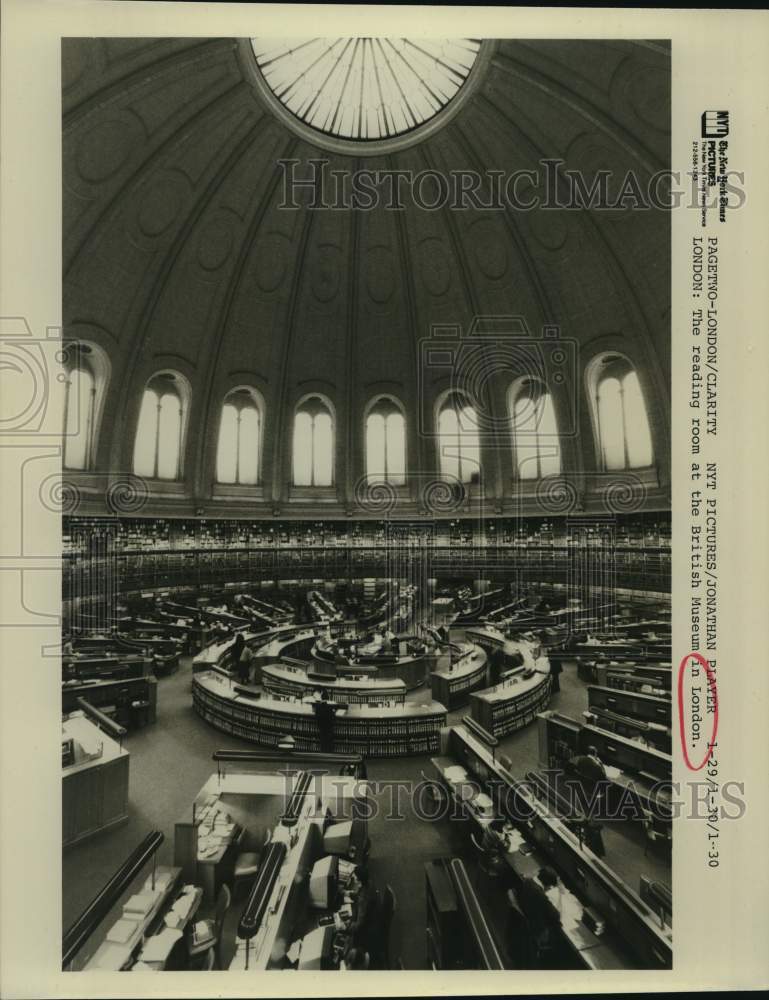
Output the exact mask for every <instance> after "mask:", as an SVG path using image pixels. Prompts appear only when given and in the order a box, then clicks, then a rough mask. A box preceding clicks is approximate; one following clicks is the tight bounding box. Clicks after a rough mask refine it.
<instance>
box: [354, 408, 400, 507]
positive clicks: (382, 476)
mask: <svg viewBox="0 0 769 1000" xmlns="http://www.w3.org/2000/svg"><path fill="white" fill-rule="evenodd" d="M380 408H381V409H382V410H386V416H385V417H384V423H385V426H384V463H383V464H384V471H383V472H370V471H369V454H368V451H369V449H368V422H369V420H370V419H371V417H372V416H374V415H375V414H376V413H377V411H378V410H379V409H380ZM395 415H399V416H400V418H401V420H402V421H403V474H402V476H401V477H400V478H399V479H398V480H393V479H391V478H390V472H389V469H388V467H387V465H388V463H387V420H388V419H389V417H391V416H395ZM408 455H409V449H408V423H407V421H406V411H405V410H404V408H403V405H402V404H401V402H400V400H399V399H396V397H395V396H391V395H388V394H387V393H380V394H379V395H377V396H374V397H373V398H372V399H371V400H369V402H368V404H367V406H366V408H365V410H364V412H363V468H364V473H365V477H366V482H368V483H376V482H386V483H389V484H390V485H391V486H394V487H395V488H396V489H397V488H401V487H405V486H406V485H407V483H408V468H409V461H408Z"/></svg>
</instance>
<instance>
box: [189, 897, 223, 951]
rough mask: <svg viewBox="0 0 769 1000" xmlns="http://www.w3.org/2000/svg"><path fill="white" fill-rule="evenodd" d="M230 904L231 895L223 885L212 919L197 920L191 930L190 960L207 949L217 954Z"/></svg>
mask: <svg viewBox="0 0 769 1000" xmlns="http://www.w3.org/2000/svg"><path fill="white" fill-rule="evenodd" d="M231 903H232V894H231V892H230V890H229V888H228V887H227V886H226V885H223V886H222V887H221V889H220V890H219V895H218V896H217V897H216V907H215V908H214V916H213V919H210V918H209V919H208V920H199V921H198V922H197V923H196V924H195V925H194V926H193V928H192V933H191V935H190V939H189V949H188V950H189V955H190V958H194V957H195V956H196V955H201V954H202V953H203V952H204V951H207V950H208V949H209V948H210V949H211V951H214V952H218V949H219V941H220V938H221V936H222V925H223V924H224V918H225V916H226V914H227V910H229V908H230V904H231ZM217 957H218V956H217Z"/></svg>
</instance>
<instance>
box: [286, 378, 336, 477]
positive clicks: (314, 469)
mask: <svg viewBox="0 0 769 1000" xmlns="http://www.w3.org/2000/svg"><path fill="white" fill-rule="evenodd" d="M293 456H294V485H295V486H331V485H332V484H333V481H334V418H333V417H332V415H331V411H330V409H329V408H328V405H327V404H326V403H325V402H324V401H323V400H322V399H321V398H320V396H310V397H309V398H308V399H305V400H304V402H302V403H301V404H300V405H299V406H298V407H297V410H296V414H295V415H294V446H293Z"/></svg>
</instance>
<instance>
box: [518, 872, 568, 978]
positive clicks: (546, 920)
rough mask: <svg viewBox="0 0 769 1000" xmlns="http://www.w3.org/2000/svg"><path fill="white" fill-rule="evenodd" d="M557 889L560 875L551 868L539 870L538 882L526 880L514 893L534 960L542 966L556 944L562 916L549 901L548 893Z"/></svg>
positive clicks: (530, 879)
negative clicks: (527, 932)
mask: <svg viewBox="0 0 769 1000" xmlns="http://www.w3.org/2000/svg"><path fill="white" fill-rule="evenodd" d="M557 885H558V875H557V874H556V872H555V871H553V869H552V868H548V867H544V868H540V870H539V872H538V873H537V877H536V878H531V877H524V878H523V879H521V883H520V885H519V886H518V889H517V891H516V893H515V897H516V900H517V902H518V906H519V907H520V909H521V911H522V913H523V915H524V917H525V918H526V922H527V924H528V929H529V944H530V946H531V951H532V955H531V957H532V958H533V959H534V961H535V962H540V961H541V959H542V957H543V955H544V954H545V953H546V952H548V951H550V950H551V949H552V948H553V947H554V945H555V943H556V940H557V934H558V929H559V927H560V925H561V915H560V913H559V912H558V910H557V909H556V908H555V906H553V904H552V903H551V902H550V900H549V899H548V898H547V892H548V890H550V889H552V888H554V887H555V886H557Z"/></svg>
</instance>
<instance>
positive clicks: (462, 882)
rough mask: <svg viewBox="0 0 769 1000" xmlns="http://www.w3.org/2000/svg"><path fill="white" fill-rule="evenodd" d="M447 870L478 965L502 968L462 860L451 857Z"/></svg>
mask: <svg viewBox="0 0 769 1000" xmlns="http://www.w3.org/2000/svg"><path fill="white" fill-rule="evenodd" d="M449 872H450V874H451V880H452V882H453V883H454V889H455V891H456V894H457V899H458V900H459V906H460V909H461V910H462V913H463V915H464V917H465V923H466V925H467V928H468V930H469V931H470V936H471V938H472V940H473V944H474V946H475V947H474V950H475V953H476V955H477V957H478V965H479V967H480V968H481V969H504V967H505V963H504V962H503V961H502V956H501V955H500V954H499V949H498V948H497V945H496V943H495V941H494V935H493V934H492V932H491V928H490V927H489V923H488V920H487V919H486V914H485V913H484V912H483V909H482V908H481V904H480V902H479V901H478V897H477V896H476V894H475V890H474V889H473V886H472V884H471V882H470V879H469V878H468V875H467V869H466V868H465V866H464V862H462V861H460V859H459V858H452V859H451V861H450V862H449Z"/></svg>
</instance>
